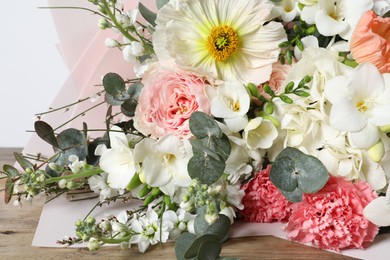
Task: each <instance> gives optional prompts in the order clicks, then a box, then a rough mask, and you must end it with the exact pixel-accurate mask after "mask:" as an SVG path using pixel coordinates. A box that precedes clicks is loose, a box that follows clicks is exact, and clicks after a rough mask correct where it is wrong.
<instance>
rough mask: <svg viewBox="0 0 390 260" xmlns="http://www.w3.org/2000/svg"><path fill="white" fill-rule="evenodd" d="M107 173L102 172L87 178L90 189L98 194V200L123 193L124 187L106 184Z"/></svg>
mask: <svg viewBox="0 0 390 260" xmlns="http://www.w3.org/2000/svg"><path fill="white" fill-rule="evenodd" d="M107 178H108V173H106V172H102V173H101V174H99V175H94V176H92V177H90V178H89V179H88V185H89V187H90V188H91V190H92V191H94V192H95V193H99V194H100V201H104V200H105V199H109V198H112V197H114V196H116V195H119V194H123V193H124V189H114V188H111V187H110V186H108V184H107Z"/></svg>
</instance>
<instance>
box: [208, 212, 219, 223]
mask: <svg viewBox="0 0 390 260" xmlns="http://www.w3.org/2000/svg"><path fill="white" fill-rule="evenodd" d="M205 219H206V221H207V223H209V224H210V225H211V224H213V223H215V221H217V219H218V215H217V214H206V215H205Z"/></svg>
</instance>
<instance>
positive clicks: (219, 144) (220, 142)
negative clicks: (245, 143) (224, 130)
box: [210, 134, 232, 162]
mask: <svg viewBox="0 0 390 260" xmlns="http://www.w3.org/2000/svg"><path fill="white" fill-rule="evenodd" d="M210 148H211V149H212V150H213V151H215V152H216V153H218V155H219V156H220V157H221V158H222V160H223V161H225V162H226V161H227V159H228V158H229V155H230V152H231V151H232V146H231V144H230V141H229V138H228V137H227V136H226V135H225V134H222V137H221V138H217V137H215V136H212V137H211V138H210Z"/></svg>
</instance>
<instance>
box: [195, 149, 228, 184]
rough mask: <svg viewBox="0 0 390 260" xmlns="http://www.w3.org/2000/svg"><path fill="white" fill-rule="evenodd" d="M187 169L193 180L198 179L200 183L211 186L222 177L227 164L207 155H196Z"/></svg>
mask: <svg viewBox="0 0 390 260" xmlns="http://www.w3.org/2000/svg"><path fill="white" fill-rule="evenodd" d="M187 169H188V173H189V175H190V177H191V178H192V179H196V178H198V179H199V182H200V183H202V184H207V185H211V184H213V183H214V182H216V181H217V180H218V179H219V178H220V177H221V176H222V174H223V171H224V170H225V162H224V161H220V160H216V159H215V158H213V157H212V156H210V155H208V154H206V153H204V154H199V153H198V154H195V153H194V156H193V157H192V158H191V159H190V161H189V162H188V165H187Z"/></svg>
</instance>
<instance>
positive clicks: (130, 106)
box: [121, 99, 138, 117]
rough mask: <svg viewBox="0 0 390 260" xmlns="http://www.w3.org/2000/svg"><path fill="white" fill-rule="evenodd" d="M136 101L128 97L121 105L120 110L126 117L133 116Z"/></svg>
mask: <svg viewBox="0 0 390 260" xmlns="http://www.w3.org/2000/svg"><path fill="white" fill-rule="evenodd" d="M137 105H138V102H137V101H136V100H134V99H128V100H126V101H125V102H124V103H123V104H122V105H121V112H122V113H123V114H124V115H125V116H128V117H133V116H134V114H135V110H136V108H137Z"/></svg>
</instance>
